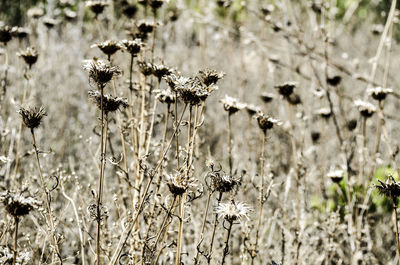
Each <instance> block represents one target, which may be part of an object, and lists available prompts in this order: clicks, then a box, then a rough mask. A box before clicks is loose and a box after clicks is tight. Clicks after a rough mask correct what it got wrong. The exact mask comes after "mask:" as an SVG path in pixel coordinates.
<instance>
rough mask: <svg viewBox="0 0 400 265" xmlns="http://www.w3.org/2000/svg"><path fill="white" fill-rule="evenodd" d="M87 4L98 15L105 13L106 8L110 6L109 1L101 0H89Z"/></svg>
mask: <svg viewBox="0 0 400 265" xmlns="http://www.w3.org/2000/svg"><path fill="white" fill-rule="evenodd" d="M86 6H87V7H88V8H90V10H91V11H92V12H93V13H94V14H95V15H96V17H97V16H98V15H99V14H101V13H103V11H104V8H105V7H106V6H108V3H107V2H104V1H101V0H94V1H87V2H86Z"/></svg>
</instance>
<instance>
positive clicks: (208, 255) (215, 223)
mask: <svg viewBox="0 0 400 265" xmlns="http://www.w3.org/2000/svg"><path fill="white" fill-rule="evenodd" d="M221 200H222V192H219V195H218V199H217V206H218V205H219V203H220V202H221ZM217 225H218V214H215V219H214V225H213V231H212V234H211V243H210V247H209V249H208V254H207V264H208V265H209V264H210V263H211V257H212V250H213V245H214V239H215V230H216V228H217Z"/></svg>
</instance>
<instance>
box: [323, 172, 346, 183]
mask: <svg viewBox="0 0 400 265" xmlns="http://www.w3.org/2000/svg"><path fill="white" fill-rule="evenodd" d="M343 173H344V172H343V170H341V169H337V170H331V171H329V172H328V174H327V176H328V178H330V179H331V180H332V181H333V182H334V183H339V182H341V181H342V179H343Z"/></svg>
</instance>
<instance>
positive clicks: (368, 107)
mask: <svg viewBox="0 0 400 265" xmlns="http://www.w3.org/2000/svg"><path fill="white" fill-rule="evenodd" d="M354 104H355V105H356V107H357V108H358V111H359V112H360V113H361V115H362V116H363V117H365V118H369V117H371V116H372V115H374V113H375V111H376V108H375V106H374V105H372V104H371V103H369V102H366V101H362V100H360V99H357V100H355V101H354Z"/></svg>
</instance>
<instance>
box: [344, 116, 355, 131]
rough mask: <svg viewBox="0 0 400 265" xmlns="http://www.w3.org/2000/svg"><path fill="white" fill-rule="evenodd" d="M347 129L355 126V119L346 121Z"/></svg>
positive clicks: (352, 128) (350, 129)
mask: <svg viewBox="0 0 400 265" xmlns="http://www.w3.org/2000/svg"><path fill="white" fill-rule="evenodd" d="M346 127H347V130H349V131H352V130H354V129H355V128H356V127H357V120H356V119H351V120H349V121H348V122H347V123H346Z"/></svg>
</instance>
